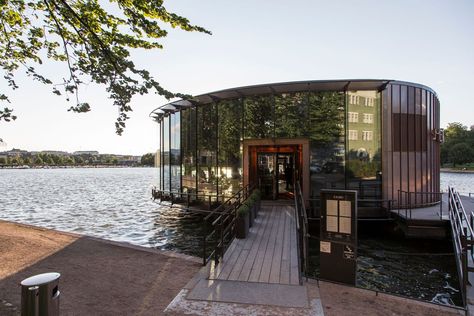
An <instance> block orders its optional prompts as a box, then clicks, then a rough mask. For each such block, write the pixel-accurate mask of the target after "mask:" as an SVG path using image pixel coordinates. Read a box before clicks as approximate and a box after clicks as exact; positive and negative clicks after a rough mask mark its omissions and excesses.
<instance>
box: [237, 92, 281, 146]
mask: <svg viewBox="0 0 474 316" xmlns="http://www.w3.org/2000/svg"><path fill="white" fill-rule="evenodd" d="M273 102H274V100H273V96H271V95H270V96H256V97H247V98H245V99H244V123H245V125H244V128H245V132H244V136H245V138H272V137H274V125H275V124H274V115H273V114H274V107H273Z"/></svg>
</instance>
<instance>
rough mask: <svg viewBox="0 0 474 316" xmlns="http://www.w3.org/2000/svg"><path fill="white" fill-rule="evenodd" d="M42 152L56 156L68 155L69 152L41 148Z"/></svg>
mask: <svg viewBox="0 0 474 316" xmlns="http://www.w3.org/2000/svg"><path fill="white" fill-rule="evenodd" d="M41 153H42V154H48V155H56V156H70V155H71V154H70V153H68V152H66V151H58V150H42V151H41Z"/></svg>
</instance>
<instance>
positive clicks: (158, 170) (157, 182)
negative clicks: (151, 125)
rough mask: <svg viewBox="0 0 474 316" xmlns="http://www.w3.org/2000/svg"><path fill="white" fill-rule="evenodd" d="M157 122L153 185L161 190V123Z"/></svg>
mask: <svg viewBox="0 0 474 316" xmlns="http://www.w3.org/2000/svg"><path fill="white" fill-rule="evenodd" d="M157 123H158V133H157V134H158V150H157V151H156V153H155V168H156V176H157V178H155V181H154V182H155V185H156V187H157V188H158V190H161V123H160V122H157Z"/></svg>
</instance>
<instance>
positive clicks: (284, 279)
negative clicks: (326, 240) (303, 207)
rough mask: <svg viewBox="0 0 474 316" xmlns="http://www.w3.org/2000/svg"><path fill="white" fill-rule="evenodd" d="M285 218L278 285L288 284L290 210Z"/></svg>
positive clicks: (291, 222)
mask: <svg viewBox="0 0 474 316" xmlns="http://www.w3.org/2000/svg"><path fill="white" fill-rule="evenodd" d="M285 211H286V212H287V217H286V224H285V233H284V237H283V250H282V255H281V265H280V284H290V248H291V240H290V232H291V225H294V222H293V221H292V220H291V219H292V216H291V215H292V213H291V209H289V210H288V209H286V210H285Z"/></svg>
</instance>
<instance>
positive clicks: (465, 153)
mask: <svg viewBox="0 0 474 316" xmlns="http://www.w3.org/2000/svg"><path fill="white" fill-rule="evenodd" d="M471 158H472V150H471V148H470V147H469V145H468V144H466V143H459V144H456V145H454V146H453V147H452V148H451V151H450V152H449V159H450V160H451V162H452V163H453V166H456V164H463V163H467V162H470V161H471Z"/></svg>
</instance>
